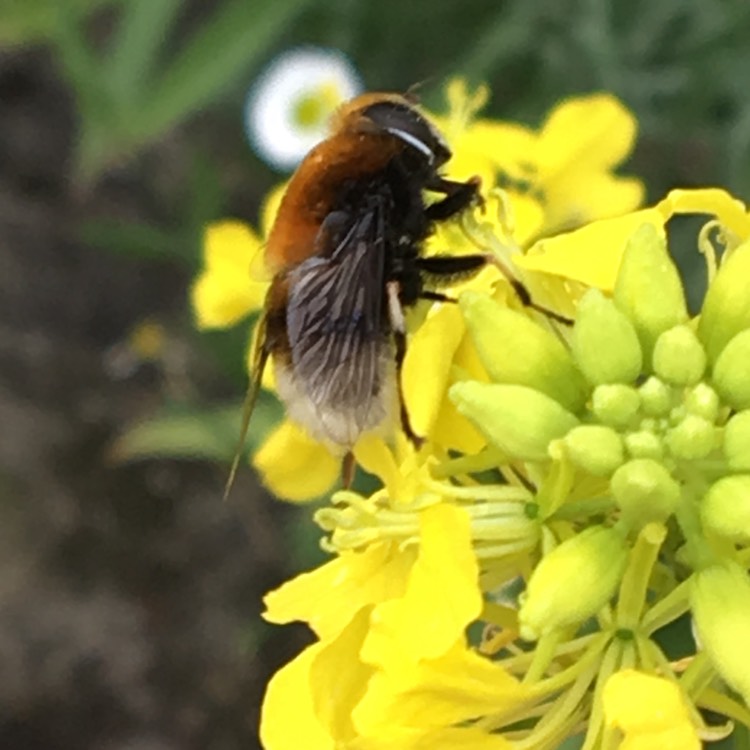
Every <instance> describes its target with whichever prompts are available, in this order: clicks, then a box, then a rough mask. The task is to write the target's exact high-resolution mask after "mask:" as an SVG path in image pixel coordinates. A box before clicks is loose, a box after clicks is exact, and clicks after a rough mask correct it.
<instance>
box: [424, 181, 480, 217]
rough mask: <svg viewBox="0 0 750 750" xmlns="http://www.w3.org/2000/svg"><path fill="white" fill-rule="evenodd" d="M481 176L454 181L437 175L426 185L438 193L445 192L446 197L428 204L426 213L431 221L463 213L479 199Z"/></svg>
mask: <svg viewBox="0 0 750 750" xmlns="http://www.w3.org/2000/svg"><path fill="white" fill-rule="evenodd" d="M481 184H482V183H481V180H480V179H479V177H472V178H471V179H470V180H467V181H466V182H454V181H453V180H446V179H444V178H442V177H440V176H438V175H435V177H434V179H433V180H432V181H431V182H428V183H427V185H426V187H427V189H428V190H433V191H434V192H436V193H443V194H444V195H445V198H443V199H442V200H440V201H437V203H433V204H432V205H430V206H427V208H426V209H425V214H426V215H427V218H428V219H430V221H442V220H443V219H450V217H451V216H455V215H456V214H459V213H461V211H463V210H464V209H466V208H468V207H469V206H470V205H471V204H472V203H474V202H475V201H477V200H479V199H480V197H479V186H480V185H481Z"/></svg>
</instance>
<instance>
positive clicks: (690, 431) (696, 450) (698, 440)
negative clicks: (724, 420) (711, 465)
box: [666, 414, 717, 461]
mask: <svg viewBox="0 0 750 750" xmlns="http://www.w3.org/2000/svg"><path fill="white" fill-rule="evenodd" d="M666 443H667V447H668V448H669V452H670V453H671V454H672V455H673V456H674V457H675V458H679V459H682V460H683V461H694V460H695V459H697V458H705V457H706V456H707V455H708V454H709V453H710V452H711V451H712V450H713V449H714V448H715V447H716V443H717V438H716V429H715V428H714V426H713V424H711V422H709V421H708V420H706V419H703V417H696V416H695V415H694V414H688V415H687V416H686V417H684V418H683V419H682V421H681V422H680V423H679V424H677V425H675V426H674V427H673V428H672V429H671V430H669V432H667V435H666Z"/></svg>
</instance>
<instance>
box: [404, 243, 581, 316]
mask: <svg viewBox="0 0 750 750" xmlns="http://www.w3.org/2000/svg"><path fill="white" fill-rule="evenodd" d="M488 264H492V265H495V266H497V267H498V268H499V269H500V271H501V272H502V274H503V276H505V278H506V279H507V280H508V283H509V284H510V285H511V286H512V287H513V291H514V292H515V293H516V295H517V296H518V299H519V300H520V301H521V304H522V305H523V306H524V307H530V308H531V309H532V310H536V311H537V312H539V313H541V314H542V315H545V316H546V317H548V318H550V319H551V320H554V321H556V322H558V323H561V324H562V325H566V326H569V325H572V324H573V321H572V320H571V319H570V318H566V317H565V316H564V315H560V313H556V312H554V311H553V310H550V309H548V308H546V307H544V306H542V305H538V304H537V303H536V302H534V300H533V299H531V294H530V293H529V290H528V289H527V288H526V287H525V286H524V285H523V283H522V282H521V281H519V280H518V279H517V278H515V276H514V275H513V272H512V271H511V270H510V269H509V268H508V267H506V266H505V264H504V263H502V262H501V261H500V260H499V259H497V258H495V257H493V256H492V255H489V254H479V253H478V254H476V255H433V256H431V257H429V258H417V261H416V265H417V268H418V269H419V270H420V271H421V272H422V273H423V274H425V275H426V276H427V278H428V279H429V280H432V281H434V282H435V283H437V284H440V283H442V284H451V283H455V282H457V281H464V280H466V279H470V278H471V277H472V276H474V275H475V274H477V273H479V271H481V270H482V269H483V268H484V267H485V266H486V265H488ZM425 294H426V293H425V292H422V293H421V294H420V297H425ZM427 299H429V297H428V298H427ZM433 299H434V298H433ZM441 301H445V300H441Z"/></svg>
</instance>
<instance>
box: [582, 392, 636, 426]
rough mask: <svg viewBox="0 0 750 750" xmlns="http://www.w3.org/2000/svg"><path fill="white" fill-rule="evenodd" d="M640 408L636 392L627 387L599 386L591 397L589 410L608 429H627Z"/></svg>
mask: <svg viewBox="0 0 750 750" xmlns="http://www.w3.org/2000/svg"><path fill="white" fill-rule="evenodd" d="M640 407H641V399H640V397H639V396H638V391H636V389H635V388H633V387H632V386H629V385H622V384H619V383H613V384H611V385H599V386H597V387H596V389H595V390H594V393H593V395H592V397H591V408H592V410H593V412H594V414H596V416H597V417H598V419H599V421H601V422H603V423H604V424H606V425H609V426H610V427H627V426H628V425H629V424H631V422H632V421H633V420H634V419H635V417H636V415H637V414H638V410H639V409H640Z"/></svg>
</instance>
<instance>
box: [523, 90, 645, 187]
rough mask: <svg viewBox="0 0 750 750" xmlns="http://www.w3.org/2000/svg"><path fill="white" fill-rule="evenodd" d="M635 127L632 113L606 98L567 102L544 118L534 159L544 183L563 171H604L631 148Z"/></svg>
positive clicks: (635, 123)
mask: <svg viewBox="0 0 750 750" xmlns="http://www.w3.org/2000/svg"><path fill="white" fill-rule="evenodd" d="M637 129H638V125H637V122H636V119H635V117H634V116H633V115H632V113H631V112H630V111H629V110H628V109H627V108H626V107H625V106H624V105H623V104H622V103H621V102H620V101H619V100H618V99H616V98H615V97H614V96H612V95H610V94H594V95H592V96H584V97H577V98H574V99H568V100H566V101H564V102H562V103H561V104H559V105H558V106H557V107H555V109H553V110H552V112H551V113H550V114H549V116H548V117H547V120H546V122H545V123H544V125H543V126H542V130H541V132H540V134H539V150H538V155H537V159H538V160H539V163H540V164H541V165H542V166H543V169H544V175H545V182H546V181H547V180H548V179H549V177H550V176H551V175H553V174H555V173H559V172H560V171H561V170H562V169H563V168H571V169H576V170H580V169H581V168H583V167H584V166H585V167H597V168H599V169H602V170H605V169H609V168H611V167H614V166H616V165H617V164H619V163H620V162H621V161H622V160H623V159H624V158H625V157H626V156H627V155H628V154H629V153H630V151H631V149H632V148H633V142H634V141H635V136H636V132H637Z"/></svg>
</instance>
